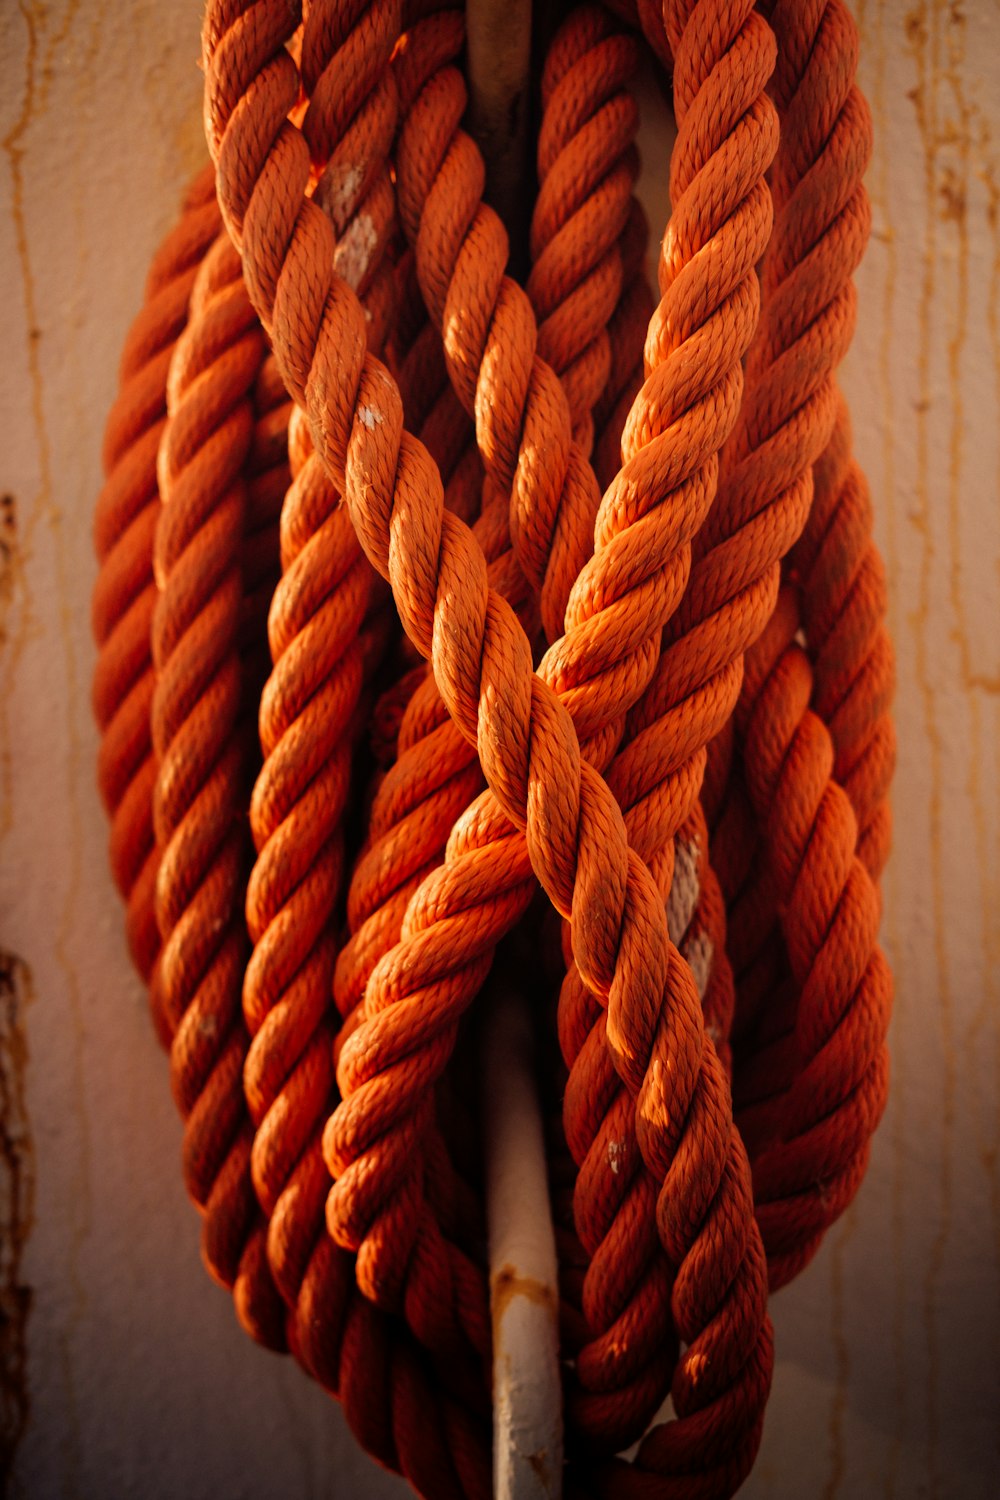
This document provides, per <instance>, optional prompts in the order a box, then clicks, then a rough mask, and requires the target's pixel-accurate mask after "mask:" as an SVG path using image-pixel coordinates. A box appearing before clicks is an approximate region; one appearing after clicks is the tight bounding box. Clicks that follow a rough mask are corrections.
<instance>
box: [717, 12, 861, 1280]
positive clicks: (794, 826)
mask: <svg viewBox="0 0 1000 1500" xmlns="http://www.w3.org/2000/svg"><path fill="white" fill-rule="evenodd" d="M773 21H774V25H775V27H776V28H777V32H778V35H779V38H780V41H781V59H782V65H781V68H780V69H779V72H778V73H777V75H776V78H775V85H774V86H775V92H776V97H777V98H778V101H779V104H780V106H781V108H782V111H783V119H784V120H785V121H786V122H787V129H786V131H785V134H784V136H783V149H782V151H781V152H780V153H779V157H778V161H777V164H776V171H775V184H774V186H775V195H776V201H777V203H778V205H779V218H778V224H777V227H776V234H775V239H774V242H773V244H772V248H771V251H770V254H769V263H768V267H767V269H766V272H765V275H766V278H767V282H768V290H769V295H768V308H769V320H768V328H769V329H775V330H788V329H794V328H795V327H796V326H797V325H798V326H800V327H805V328H808V329H809V331H810V336H811V335H812V333H813V331H814V330H815V329H816V327H817V326H820V325H821V324H822V321H823V320H824V319H826V318H829V316H830V312H831V310H832V309H838V308H842V309H843V311H842V312H840V313H839V318H840V320H841V321H846V324H847V326H846V328H844V331H843V332H842V333H841V335H840V337H839V338H836V337H835V338H834V339H833V340H831V342H832V343H833V346H834V347H835V349H836V350H837V351H838V352H842V351H843V349H844V348H846V344H847V341H848V339H849V336H850V332H851V328H852V326H853V295H852V288H851V284H850V277H851V275H852V273H853V270H854V268H855V266H856V264H857V261H858V260H859V259H860V255H861V252H862V250H863V247H864V242H865V239H866V237H867V230H868V223H869V217H870V215H869V209H868V203H867V197H866V195H865V193H864V189H863V186H862V184H861V177H862V173H863V171H864V167H865V164H866V162H867V159H868V155H869V151H870V122H869V118H868V114H867V109H866V107H865V105H864V101H863V99H862V97H861V95H860V93H859V91H858V89H857V88H856V86H855V84H854V75H855V71H856V66H857V35H856V31H855V28H854V25H853V22H852V21H851V18H850V16H849V14H848V12H847V10H846V8H845V6H844V5H843V4H842V3H841V0H830V3H828V4H816V5H814V6H811V7H798V6H780V5H779V6H776V7H775V10H774V15H773ZM803 267H807V268H808V276H803V274H802V268H803ZM773 342H774V343H775V344H776V343H777V337H774V339H773ZM767 352H768V351H767V348H766V346H765V348H764V350H763V352H762V354H761V359H762V360H763V358H764V357H765V356H766V353H767ZM810 368H813V369H814V368H815V366H812V367H810V366H809V365H808V364H807V365H806V371H805V372H804V371H803V369H802V368H801V365H800V364H796V365H795V366H794V367H793V369H792V371H791V372H790V373H789V374H788V375H787V376H786V377H785V380H786V382H787V386H788V395H787V397H786V398H785V399H786V400H787V402H788V405H789V406H791V405H792V403H793V402H794V401H795V400H796V398H797V397H799V398H800V396H801V392H802V390H803V388H804V387H805V388H808V385H807V382H808V373H807V372H808V371H809V370H810ZM778 371H779V366H778V365H776V366H775V372H776V376H775V379H773V380H772V381H771V382H770V384H769V383H768V382H767V381H766V380H758V381H757V382H756V383H755V384H754V386H753V387H752V390H753V395H754V397H755V398H756V401H757V408H756V409H757V411H761V410H763V409H764V406H765V402H766V401H767V400H768V399H770V400H772V401H773V400H774V399H775V396H776V394H777V392H776V389H775V388H776V386H777V383H778V381H777V375H778ZM826 384H827V388H828V392H829V394H828V405H829V417H828V420H827V422H826V423H824V426H823V429H822V438H823V441H822V443H821V444H820V445H818V448H817V451H816V452H815V453H814V454H813V460H814V461H816V460H819V459H820V458H821V455H822V453H823V451H824V450H825V449H826V448H827V445H828V443H829V442H830V441H831V439H832V436H833V428H834V424H835V422H836V420H837V417H838V413H839V409H840V407H839V400H838V396H837V392H836V388H835V386H834V384H833V380H832V371H831V372H830V374H829V375H828V376H827V382H826ZM753 420H754V414H753V411H752V410H751V415H750V416H749V418H748V425H749V423H751V422H752V421H753ZM828 511H829V502H826V504H825V506H824V515H823V520H822V521H820V522H819V523H818V529H820V532H821V534H822V529H823V528H825V524H826V516H827V515H828ZM863 524H864V523H863V519H862V526H863ZM866 541H867V538H865V537H864V536H863V535H862V538H861V546H862V548H863V549H864V547H865V542H866ZM831 560H832V561H833V562H834V563H836V562H837V561H839V559H837V558H836V554H834V556H833V558H832V559H831ZM865 577H866V578H869V579H871V580H872V584H871V590H872V591H873V592H869V593H868V595H867V597H866V594H865V590H864V588H863V587H862V589H861V590H860V611H859V614H860V625H861V636H860V642H861V662H860V663H859V662H858V654H857V648H855V650H854V652H849V653H847V660H846V661H845V664H844V665H845V669H846V672H847V681H848V683H849V684H851V685H853V684H854V682H855V680H856V678H857V677H858V676H859V675H860V676H861V680H860V682H859V683H858V694H857V698H856V699H855V703H856V704H858V705H859V708H857V709H855V718H856V719H857V718H858V717H859V716H860V718H861V722H862V726H863V728H862V735H861V738H862V745H864V742H865V738H866V732H871V729H874V728H875V726H876V725H877V724H878V723H879V721H880V720H882V719H883V716H884V707H885V703H886V701H887V698H888V694H889V691H890V690H891V658H890V657H889V656H888V652H887V649H886V647H885V645H884V637H881V636H880V634H879V624H878V622H879V617H880V613H881V610H882V609H884V601H883V599H882V595H881V590H880V588H879V582H880V579H879V575H878V569H877V564H876V562H875V561H874V559H873V558H872V557H871V555H870V554H869V561H868V566H867V569H866V573H865ZM818 582H819V580H818V579H817V583H818ZM862 582H863V580H862ZM832 587H833V589H834V591H835V597H838V596H837V594H836V590H837V589H838V587H839V585H838V584H837V583H836V582H834V583H833V585H832ZM840 597H842V596H840ZM826 603H827V608H828V609H829V594H827V596H826ZM821 608H822V607H821ZM822 618H823V617H822V613H820V614H819V616H818V619H819V621H822ZM799 623H800V617H799V613H798V606H797V598H796V595H795V593H794V592H793V591H790V590H789V591H787V592H786V594H785V596H784V599H783V603H782V607H781V609H780V610H779V611H777V612H776V615H775V617H774V619H773V621H772V623H771V625H770V626H769V629H768V640H767V643H766V644H765V643H764V642H762V643H761V649H760V651H759V653H757V654H756V657H755V660H754V664H753V668H752V670H751V671H750V672H749V674H748V680H747V682H746V683H745V684H744V689H743V694H742V698H741V705H740V714H739V718H740V722H741V723H742V724H743V725H744V726H745V731H744V735H743V746H742V749H743V759H744V762H745V765H746V768H747V784H748V790H749V792H750V795H751V800H752V802H753V804H754V807H755V811H756V814H757V819H758V826H759V827H760V828H761V830H762V835H763V838H764V842H765V844H766V847H767V850H768V855H769V864H770V869H771V873H772V877H773V880H774V890H775V896H776V898H777V902H778V903H779V904H780V913H781V925H782V928H783V932H784V937H785V943H786V945H787V952H788V959H789V963H790V969H791V977H792V984H791V985H790V986H787V985H786V986H785V993H786V998H785V1001H784V1003H783V1004H781V1005H779V1006H778V1007H777V1009H778V1014H779V1015H782V1014H783V1013H784V1014H787V1013H788V1012H789V1010H790V1019H791V1021H792V1023H793V1025H792V1030H791V1032H790V1033H788V1034H785V1035H782V1028H780V1027H779V1028H777V1031H778V1035H777V1038H776V1040H774V1039H772V1038H771V1037H769V1038H768V1042H767V1043H766V1045H767V1047H768V1048H769V1050H771V1051H772V1052H774V1051H776V1052H777V1059H778V1068H777V1078H778V1084H779V1086H778V1087H777V1088H773V1085H771V1086H769V1089H768V1090H766V1091H765V1092H768V1093H770V1094H771V1097H770V1098H769V1099H768V1101H767V1103H766V1104H765V1105H764V1107H763V1109H762V1108H761V1106H760V1104H758V1106H757V1108H756V1111H755V1113H756V1119H755V1120H754V1122H753V1127H752V1129H753V1134H754V1136H755V1138H756V1139H757V1140H758V1141H760V1143H761V1144H760V1146H759V1149H760V1150H761V1151H762V1153H763V1154H762V1156H761V1159H760V1160H759V1161H756V1162H755V1187H756V1191H757V1195H758V1200H759V1205H760V1206H759V1217H760V1221H761V1225H762V1229H763V1231H764V1234H765V1243H766V1244H767V1246H768V1252H769V1259H770V1261H771V1280H772V1284H780V1283H781V1282H782V1281H784V1280H787V1279H788V1277H789V1276H790V1275H792V1274H794V1273H795V1271H796V1270H798V1269H799V1268H800V1267H801V1266H802V1265H803V1264H804V1263H805V1262H806V1260H807V1259H808V1258H809V1256H810V1255H811V1254H812V1253H813V1252H814V1250H815V1248H816V1246H817V1245H818V1243H819V1240H820V1238H821V1237H822V1233H823V1231H824V1230H825V1228H826V1227H828V1225H829V1224H830V1223H832V1222H833V1221H834V1219H835V1218H836V1217H837V1216H838V1215H839V1213H840V1212H842V1211H843V1208H844V1207H845V1206H846V1204H847V1203H848V1202H849V1201H850V1199H851V1198H852V1197H853V1195H854V1192H855V1191H856V1189H857V1185H858V1182H859V1181H860V1177H861V1175H862V1173H863V1170H864V1165H865V1163H866V1161H867V1150H868V1141H869V1138H870V1134H871V1131H872V1130H873V1129H874V1125H875V1123H877V1120H878V1118H879V1116H880V1114H881V1110H882V1107H883V1103H884V1095H885V1088H886V1081H887V1067H886V1056H885V1046H884V1040H885V1031H886V1028H887V1025H888V1014H889V1006H890V1003H891V980H890V976H889V971H888V967H887V965H886V963H885V960H884V958H883V956H882V954H881V952H880V950H879V949H878V947H877V941H876V939H877V928H878V916H879V904H878V898H877V893H876V892H875V890H874V888H873V887H872V885H871V881H870V878H869V876H868V873H867V871H866V870H865V868H864V865H863V864H862V863H860V862H859V861H858V860H857V859H856V858H855V848H856V847H857V844H858V831H857V823H856V819H855V817H854V813H853V809H852V807H851V803H850V800H849V798H848V796H847V795H846V794H845V793H844V792H843V791H842V789H841V787H840V786H839V785H838V784H837V782H836V781H835V780H832V779H830V778H831V777H832V776H833V774H834V768H835V756H834V750H833V746H832V744H831V741H830V736H829V733H828V731H827V729H826V726H825V724H824V722H823V719H822V718H821V717H819V716H818V714H817V712H816V711H815V710H819V712H822V709H823V707H824V705H823V703H822V702H818V701H817V700H816V699H815V697H814V696H813V695H812V673H811V669H810V666H809V662H808V657H807V655H806V653H805V652H804V651H803V650H802V648H800V647H799V646H797V645H795V644H794V637H795V635H796V633H797V631H798V628H799ZM851 623H852V621H851V620H850V618H849V619H848V622H847V624H848V628H849V627H850V625H851ZM821 628H822V627H821ZM846 639H847V640H848V641H849V640H850V636H849V635H848V636H847V637H846ZM869 641H871V642H872V644H873V646H874V650H873V651H870V652H866V651H865V646H866V644H867V642H869ZM820 644H822V636H821V637H820ZM821 654H822V653H821ZM831 655H832V653H831V652H830V651H827V653H826V657H825V660H826V661H827V663H830V661H831ZM864 666H868V667H869V673H868V675H867V677H865V676H864V675H863V673H862V672H861V668H863V667H864ZM852 669H853V670H852ZM831 674H832V675H833V677H834V681H835V683H837V682H842V681H843V679H842V678H841V677H840V675H839V673H838V671H837V669H836V668H835V667H833V666H832V664H831V665H828V666H827V668H826V678H825V681H826V683H827V703H829V701H830V696H831V694H830V687H829V679H830V676H831ZM840 690H841V691H842V690H843V689H842V688H841V689H840ZM836 691H837V688H836V687H834V689H833V692H834V693H836ZM835 703H836V699H835V698H834V703H833V705H832V706H835ZM847 717H848V722H849V716H847ZM887 750H888V754H887ZM890 755H891V741H889V742H888V746H887V736H886V734H885V730H884V725H883V729H882V733H881V735H880V736H879V738H878V740H877V742H876V746H875V784H876V788H884V779H885V776H886V774H887V769H888V768H887V765H886V761H887V759H889V756H890ZM890 763H891V762H890ZM878 798H879V792H878V790H877V791H876V797H875V800H876V802H877V801H878ZM759 925H760V927H762V928H763V930H766V927H767V924H766V922H765V923H761V924H759ZM772 1029H773V1028H772V1027H770V1026H769V1027H768V1030H769V1031H770V1030H772ZM782 1064H784V1068H783V1066H782ZM751 1067H752V1068H753V1069H754V1071H756V1072H757V1073H759V1072H760V1069H761V1062H760V1059H759V1058H757V1059H754V1060H753V1063H752V1064H751ZM783 1071H785V1075H786V1076H785V1077H784V1078H782V1072H783ZM792 1077H794V1079H795V1083H794V1087H793V1088H792V1089H791V1091H790V1092H788V1091H787V1090H788V1086H789V1084H790V1082H791V1078H792ZM772 1089H773V1092H772ZM756 1092H758V1093H759V1092H760V1083H759V1081H758V1083H757V1084H756ZM762 1117H763V1119H762ZM769 1137H773V1140H772V1141H771V1143H770V1144H767V1142H768V1138H769Z"/></svg>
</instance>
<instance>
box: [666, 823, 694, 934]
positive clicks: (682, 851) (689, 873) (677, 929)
mask: <svg viewBox="0 0 1000 1500" xmlns="http://www.w3.org/2000/svg"><path fill="white" fill-rule="evenodd" d="M700 858H701V845H700V843H699V841H698V840H697V839H691V840H690V842H685V841H684V840H683V839H677V841H676V843H675V844H674V875H673V879H672V881H671V882H670V899H669V901H668V902H667V927H668V929H669V931H670V941H671V942H672V943H674V944H675V945H676V946H678V947H679V946H680V944H681V941H682V940H683V937H684V934H685V933H686V932H687V930H688V927H689V926H690V923H691V918H692V917H693V916H694V909H695V907H696V906H697V904H698V896H699V894H700V890H701V888H700V886H699V884H698V861H699V860H700Z"/></svg>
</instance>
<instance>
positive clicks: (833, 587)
mask: <svg viewBox="0 0 1000 1500" xmlns="http://www.w3.org/2000/svg"><path fill="white" fill-rule="evenodd" d="M813 476H814V500H813V508H812V512H811V514H810V518H809V525H808V526H807V528H806V532H805V535H804V536H803V538H802V541H801V542H800V543H799V545H798V547H797V548H796V549H795V553H794V555H793V559H792V564H793V567H794V572H795V577H796V579H797V581H798V583H799V599H800V603H801V609H802V623H803V625H804V627H805V631H806V639H807V641H808V644H809V655H810V660H811V662H812V668H813V682H814V687H815V700H814V706H815V708H816V712H817V713H818V714H819V716H820V718H822V719H823V720H824V721H825V722H826V724H827V726H828V727H829V730H830V735H831V738H832V740H833V746H834V757H835V758H834V776H835V778H836V780H837V781H838V782H839V783H840V785H841V786H842V787H843V788H844V790H845V792H846V793H847V795H848V796H849V797H850V799H851V805H852V807H853V808H854V815H855V817H856V818H857V821H858V858H859V859H860V860H861V862H862V864H863V865H864V866H865V868H866V869H867V871H868V873H869V875H870V876H871V877H872V879H873V880H875V881H877V880H878V879H879V876H880V875H881V873H882V870H883V868H884V865H885V861H886V858H887V857H888V852H889V843H890V838H891V827H892V823H891V813H890V808H889V802H888V789H889V782H890V780H891V778H892V771H893V765H894V762H895V733H894V730H893V726H892V720H891V718H890V717H889V713H888V707H889V703H890V701H891V698H892V692H893V686H894V667H893V657H892V646H891V644H890V642H889V638H888V634H887V632H886V629H885V616H886V580H885V567H884V565H883V563H882V559H881V557H880V556H879V553H878V550H877V548H876V547H875V545H874V543H873V541H872V506H871V498H870V495H869V491H868V485H867V482H866V480H865V477H864V475H863V473H862V472H861V470H860V468H859V467H858V465H857V463H856V462H855V461H854V460H853V458H852V455H851V432H850V421H849V418H848V415H847V408H846V406H845V405H844V404H843V402H841V403H840V407H839V411H838V417H837V423H836V425H835V427H834V431H833V435H832V436H831V438H830V442H829V443H828V445H827V447H826V449H825V451H824V452H823V454H822V455H821V457H820V459H819V460H818V461H817V463H816V464H815V465H814V468H813Z"/></svg>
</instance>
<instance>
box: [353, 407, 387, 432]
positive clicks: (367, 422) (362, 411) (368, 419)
mask: <svg viewBox="0 0 1000 1500" xmlns="http://www.w3.org/2000/svg"><path fill="white" fill-rule="evenodd" d="M358 421H359V422H360V423H361V425H362V426H363V427H367V428H368V430H369V432H374V431H375V428H376V427H381V425H382V422H383V421H384V418H383V416H382V413H381V412H380V411H378V410H376V408H375V407H374V406H359V407H358Z"/></svg>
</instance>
